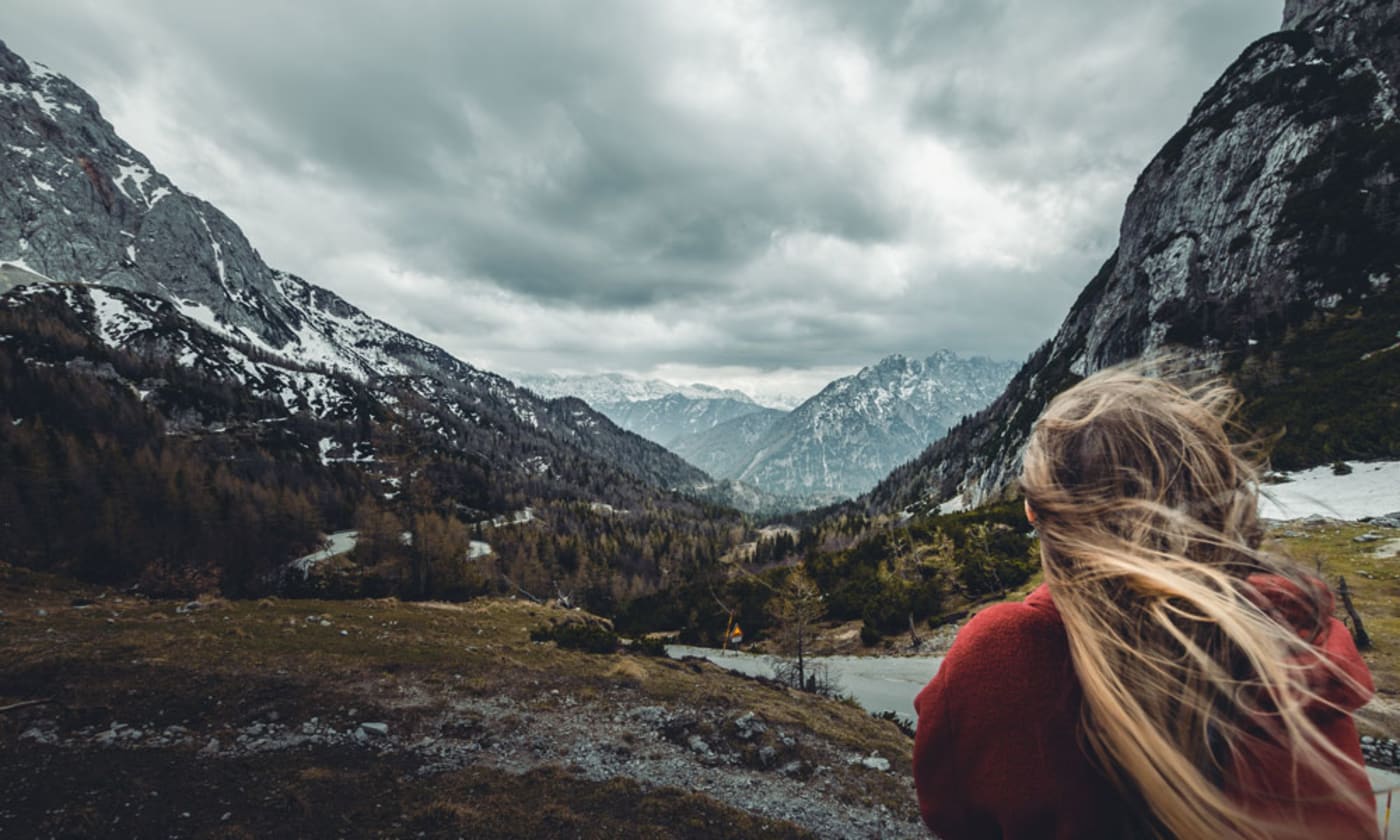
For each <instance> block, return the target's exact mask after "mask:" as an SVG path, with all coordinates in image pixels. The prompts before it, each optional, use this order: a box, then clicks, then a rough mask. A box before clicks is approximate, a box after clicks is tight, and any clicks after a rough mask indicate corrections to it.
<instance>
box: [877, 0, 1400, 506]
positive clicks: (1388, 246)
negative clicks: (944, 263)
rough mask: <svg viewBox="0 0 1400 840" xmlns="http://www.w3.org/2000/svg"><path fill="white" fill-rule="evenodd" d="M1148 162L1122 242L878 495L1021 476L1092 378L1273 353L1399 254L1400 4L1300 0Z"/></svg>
mask: <svg viewBox="0 0 1400 840" xmlns="http://www.w3.org/2000/svg"><path fill="white" fill-rule="evenodd" d="M1285 22H1286V24H1287V25H1288V26H1289V27H1290V28H1288V29H1286V30H1284V31H1282V32H1279V33H1276V34H1274V35H1270V36H1267V37H1265V38H1262V39H1260V40H1259V41H1257V42H1255V43H1254V44H1252V45H1250V46H1249V47H1248V48H1246V49H1245V51H1244V52H1243V54H1242V55H1241V56H1240V57H1239V58H1238V59H1237V60H1236V61H1235V62H1234V64H1232V65H1231V66H1230V68H1229V69H1228V70H1226V71H1225V73H1224V74H1223V75H1222V76H1221V78H1220V79H1219V81H1217V82H1216V83H1215V85H1213V86H1212V87H1211V88H1210V90H1208V91H1206V93H1205V94H1204V95H1203V96H1202V97H1201V100H1200V102H1199V103H1198V104H1197V106H1196V108H1195V109H1194V111H1193V112H1192V114H1191V117H1190V119H1189V121H1188V122H1187V124H1186V125H1185V126H1184V127H1183V128H1182V129H1181V131H1179V132H1178V133H1177V134H1176V135H1175V136H1173V137H1172V138H1171V139H1170V140H1169V141H1168V142H1167V144H1166V145H1165V146H1164V147H1163V148H1162V150H1161V151H1160V152H1158V154H1157V156H1156V157H1155V158H1153V160H1152V162H1151V163H1150V164H1148V166H1147V168H1146V169H1145V170H1144V171H1143V173H1142V175H1141V176H1140V177H1139V178H1138V181H1137V184H1136V186H1135V187H1134V189H1133V192H1132V194H1131V195H1130V197H1129V199H1128V202H1127V206H1126V208H1125V211H1124V214H1123V221H1122V224H1121V227H1120V231H1119V234H1120V235H1119V245H1118V250H1117V251H1116V253H1115V254H1114V255H1113V256H1112V257H1111V258H1110V259H1109V260H1108V261H1107V263H1105V265H1104V267H1103V269H1102V270H1101V271H1100V272H1099V273H1098V275H1097V276H1095V277H1094V279H1093V280H1092V281H1091V282H1090V283H1089V285H1088V286H1087V287H1086V288H1085V290H1084V292H1083V293H1082V294H1081V295H1080V297H1079V299H1078V300H1077V301H1076V302H1075V304H1074V306H1073V307H1072V308H1071V310H1070V312H1069V314H1068V316H1067V317H1066V318H1065V321H1064V322H1063V324H1062V325H1061V327H1060V329H1059V331H1058V332H1057V333H1056V335H1055V337H1054V338H1053V339H1051V341H1050V342H1048V343H1047V344H1046V345H1045V346H1043V347H1042V348H1041V349H1040V350H1039V351H1037V353H1036V354H1034V356H1033V357H1032V359H1031V360H1030V361H1029V362H1028V363H1027V364H1026V365H1025V367H1023V368H1022V369H1021V371H1020V372H1019V373H1018V374H1017V375H1016V377H1015V378H1014V379H1013V380H1012V382H1011V384H1010V386H1008V389H1007V391H1006V392H1005V393H1004V394H1003V395H1002V396H1001V397H1000V398H998V399H997V401H996V402H994V403H993V404H992V405H991V406H990V407H989V408H988V409H987V410H986V411H984V412H982V413H981V414H979V415H978V416H977V417H975V418H973V419H972V420H971V421H969V422H966V423H964V424H962V425H960V426H959V427H958V428H956V429H954V430H953V431H952V432H951V433H950V434H949V435H948V436H947V437H946V438H944V439H943V440H942V441H940V442H939V443H937V444H935V445H934V446H933V447H931V448H930V450H929V451H928V452H926V453H925V454H924V455H923V456H921V457H920V458H919V459H918V460H917V461H915V462H913V463H911V464H909V465H906V466H905V467H903V468H901V469H900V470H898V471H896V472H895V473H894V474H892V475H891V476H890V478H889V479H887V480H886V481H885V482H883V483H882V484H881V485H880V486H879V487H877V488H876V489H875V490H874V491H873V492H872V494H871V495H870V496H869V497H868V500H869V501H870V502H871V503H872V506H874V507H876V508H877V509H883V510H888V509H896V508H900V507H904V506H907V505H910V504H913V503H915V502H917V501H919V500H924V502H925V503H927V502H936V501H940V500H944V499H948V498H951V497H953V496H955V495H957V496H960V498H961V501H963V502H964V503H974V504H975V503H979V502H981V501H984V500H986V499H988V498H989V497H991V496H994V495H996V494H997V493H999V492H1000V491H1002V490H1003V489H1004V488H1006V487H1007V486H1008V485H1010V484H1011V483H1012V482H1013V481H1014V479H1015V477H1016V475H1017V474H1018V472H1019V469H1020V455H1021V452H1022V450H1023V449H1024V446H1025V440H1026V435H1027V433H1028V432H1029V430H1030V426H1031V424H1032V422H1033V421H1034V419H1035V417H1036V416H1038V415H1039V413H1040V411H1041V410H1042V409H1043V407H1044V406H1045V404H1046V403H1047V402H1048V400H1049V399H1050V397H1052V396H1053V395H1054V394H1055V393H1058V391H1060V390H1062V389H1063V388H1064V387H1065V386H1067V385H1069V384H1070V383H1072V382H1073V381H1075V380H1076V379H1077V378H1079V377H1083V376H1085V375H1087V374H1088V373H1091V372H1093V371H1096V370H1099V369H1102V368H1104V367H1106V366H1109V365H1113V364H1116V363H1119V362H1122V361H1125V360H1128V359H1131V358H1134V357H1136V356H1139V355H1142V354H1144V353H1148V352H1151V351H1154V350H1157V349H1159V348H1162V347H1163V346H1166V345H1169V344H1170V345H1173V346H1181V347H1186V348H1193V349H1194V351H1195V352H1196V353H1197V354H1199V355H1200V356H1201V357H1202V358H1204V359H1206V360H1207V361H1215V362H1218V361H1219V360H1220V359H1222V358H1224V357H1225V356H1226V354H1230V353H1244V352H1255V353H1257V352H1262V351H1263V350H1267V349H1268V348H1269V347H1271V346H1275V345H1276V344H1277V343H1278V342H1279V341H1281V340H1282V338H1283V336H1284V334H1285V332H1286V331H1287V330H1288V329H1289V328H1290V327H1293V326H1296V325H1297V324H1299V323H1301V322H1302V321H1303V320H1305V319H1307V318H1308V317H1309V316H1310V315H1313V314H1315V313H1317V312H1318V311H1319V310H1321V311H1326V310H1330V309H1334V308H1336V307H1339V306H1344V305H1350V304H1355V303H1357V302H1359V301H1361V300H1363V299H1365V298H1366V297H1367V296H1368V295H1372V294H1374V293H1376V292H1377V291H1379V290H1384V289H1385V288H1387V287H1388V286H1389V284H1390V282H1391V277H1392V276H1394V274H1395V273H1396V272H1397V265H1400V183H1398V180H1397V179H1400V121H1397V117H1396V110H1397V107H1400V99H1397V93H1396V78H1397V75H1400V72H1398V71H1397V44H1400V4H1396V3H1394V2H1391V1H1390V0H1387V1H1386V2H1368V0H1343V1H1342V2H1331V1H1330V0H1290V2H1289V3H1288V5H1287V7H1286V9H1285Z"/></svg>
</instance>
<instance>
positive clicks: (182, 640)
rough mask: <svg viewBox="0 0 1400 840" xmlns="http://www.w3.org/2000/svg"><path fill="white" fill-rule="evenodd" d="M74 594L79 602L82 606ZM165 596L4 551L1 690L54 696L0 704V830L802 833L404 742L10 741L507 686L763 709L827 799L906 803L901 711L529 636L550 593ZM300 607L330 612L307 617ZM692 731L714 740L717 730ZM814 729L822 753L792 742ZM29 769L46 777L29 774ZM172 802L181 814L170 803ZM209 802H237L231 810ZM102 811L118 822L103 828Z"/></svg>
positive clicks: (400, 714)
mask: <svg viewBox="0 0 1400 840" xmlns="http://www.w3.org/2000/svg"><path fill="white" fill-rule="evenodd" d="M87 599H90V600H92V601H93V603H92V604H91V605H80V606H75V605H74V603H75V601H76V600H87ZM176 606H177V605H176V604H175V603H171V602H157V601H147V600H145V599H135V598H132V597H130V596H127V597H121V596H118V595H116V594H113V593H110V592H106V593H104V592H100V591H98V590H94V589H90V588H86V587H81V586H79V585H76V584H72V583H70V582H67V581H64V580H60V579H57V578H52V577H48V576H40V575H35V574H32V573H29V572H25V571H22V570H18V569H15V568H13V567H9V566H5V565H0V610H3V615H0V634H2V635H0V639H3V648H4V656H3V657H0V706H5V705H7V704H10V703H15V702H19V701H24V700H32V699H42V698H52V699H53V700H54V701H55V703H54V704H50V705H45V706H37V707H30V708H26V709H22V710H17V711H13V712H10V713H8V714H0V753H6V754H8V755H7V758H6V760H5V761H0V786H3V787H4V788H5V789H6V790H8V791H10V795H9V796H8V797H7V799H8V801H7V802H6V803H4V804H0V833H4V828H5V825H6V823H7V822H9V824H10V827H11V828H15V827H19V826H25V825H28V826H31V827H33V828H36V829H38V828H42V829H44V830H45V832H46V833H47V832H48V831H53V832H55V833H58V834H63V833H65V832H70V833H75V834H80V835H90V834H94V833H101V832H102V831H110V832H115V833H118V834H121V833H130V832H131V831H134V830H137V828H138V827H139V829H140V830H141V831H143V832H150V831H157V832H166V831H168V830H173V829H172V827H179V828H181V829H183V830H185V831H188V832H191V833H196V834H205V833H208V834H215V835H221V836H277V835H282V836H295V835H298V834H305V833H308V832H315V833H326V832H331V833H339V832H342V831H344V832H349V833H351V834H388V835H413V834H416V833H417V832H419V831H428V832H429V833H433V832H440V831H448V832H451V833H455V832H458V831H469V833H472V834H474V835H475V836H484V837H491V836H501V837H516V836H522V837H525V836H541V835H553V834H558V833H561V832H562V833H566V834H570V835H572V834H576V833H577V834H578V835H579V836H598V837H603V836H617V835H618V833H619V831H621V830H622V828H623V827H625V828H626V829H627V830H626V831H622V833H632V832H634V831H640V832H641V833H642V834H644V835H647V836H735V837H740V836H742V837H747V836H775V837H795V836H804V835H805V832H803V831H802V830H800V829H799V828H797V827H796V826H794V825H792V824H790V823H786V822H782V821H779V820H773V819H765V818H762V817H760V816H756V815H753V814H750V813H746V812H744V811H742V810H739V809H737V808H734V807H731V806H729V805H726V804H724V803H722V802H720V801H717V800H716V799H714V798H711V797H709V796H706V795H703V794H699V793H691V792H685V791H680V790H676V789H674V788H670V789H668V788H663V787H653V786H645V787H644V786H641V785H638V784H637V783H636V782H635V781H632V780H628V779H611V780H603V781H590V780H588V779H586V778H583V777H581V776H578V775H575V774H574V773H572V772H570V771H569V770H566V769H561V768H558V767H550V766H545V767H532V768H529V772H528V773H526V774H525V775H516V774H512V773H500V772H495V771H492V770H490V769H489V768H488V767H482V766H467V767H465V768H450V769H449V770H447V771H445V772H434V773H433V774H432V775H431V782H430V783H427V784H422V783H414V781H415V774H419V773H423V772H426V771H425V770H424V768H423V767H422V766H418V765H421V762H416V761H415V759H414V758H413V756H412V754H411V753H404V752H399V753H395V754H389V755H385V756H380V755H379V754H378V753H374V752H372V751H368V750H364V749H355V748H353V747H331V746H326V747H319V748H311V747H301V748H297V749H294V750H284V751H280V752H271V753H262V754H260V755H247V756H240V757H236V758H227V759H225V758H220V759H218V760H216V761H212V762H211V761H209V760H206V759H201V758H200V757H199V756H198V755H197V747H192V746H186V747H181V746H172V747H168V748H161V749H145V748H142V749H99V748H96V747H91V748H86V749H82V750H76V751H75V750H74V749H73V748H71V747H70V748H52V747H44V746H36V745H33V744H31V743H29V742H28V741H22V740H20V738H19V736H20V735H21V733H22V732H23V731H24V730H25V728H26V727H30V726H32V725H34V723H35V721H36V720H41V719H54V720H56V721H57V725H58V728H59V729H60V730H61V731H64V732H70V733H72V732H81V731H82V730H84V728H91V731H100V730H101V729H103V728H105V727H107V726H108V725H109V724H110V723H111V722H112V721H124V722H131V723H133V725H136V726H142V725H144V726H145V728H147V730H149V729H150V728H151V727H152V726H154V727H165V726H169V725H176V724H178V725H179V726H183V727H185V728H186V729H188V730H190V731H191V732H192V733H194V736H193V739H192V740H193V743H195V744H203V743H204V742H205V741H206V740H207V739H209V738H211V737H221V738H223V739H224V741H225V743H227V742H228V741H229V740H230V739H231V738H232V737H233V736H234V735H235V733H236V732H237V731H238V727H240V726H243V725H246V724H247V723H248V722H250V721H253V720H262V719H265V718H266V717H267V716H268V715H269V713H271V712H274V711H275V712H276V713H277V715H278V717H280V718H281V719H282V720H283V721H292V722H301V721H307V720H310V719H311V718H312V717H313V716H319V717H321V718H323V719H329V720H336V721H339V722H340V723H341V724H342V725H343V726H350V727H353V726H354V722H355V721H364V720H379V721H386V722H388V723H389V724H390V727H391V728H392V729H393V730H394V731H395V732H409V733H414V737H416V735H417V734H418V733H420V732H424V731H426V732H427V734H429V735H433V736H437V737H441V738H445V737H448V736H449V735H450V733H445V732H444V730H443V729H442V728H441V726H442V725H441V721H442V720H443V719H444V717H443V716H444V714H446V715H447V716H448V717H449V718H450V716H451V714H452V710H453V709H454V708H457V707H455V706H454V705H453V704H454V703H457V702H459V701H462V700H464V699H472V698H483V699H489V700H490V701H491V702H495V701H496V700H497V699H499V698H508V701H507V702H511V703H514V704H516V706H515V707H516V708H518V709H519V710H520V716H521V717H522V719H528V718H530V717H531V716H532V715H533V714H534V713H535V712H539V713H540V714H541V715H548V714H561V713H562V714H566V715H567V714H568V712H567V711H563V710H561V708H560V707H561V704H562V703H564V702H565V700H564V699H563V698H567V702H569V703H574V702H578V703H579V704H580V708H589V709H597V708H605V709H609V708H610V709H612V710H614V711H615V712H617V713H622V714H625V712H626V710H627V709H634V708H636V707H639V706H648V705H651V706H661V707H665V708H667V709H673V708H688V709H701V710H709V711H713V712H715V713H716V714H717V715H721V716H725V717H728V718H732V717H736V716H737V715H738V714H741V713H743V712H744V711H746V710H755V711H757V712H758V713H759V715H760V716H761V718H762V719H763V720H764V721H766V722H767V725H768V726H769V727H770V728H771V729H772V730H773V731H779V730H781V731H785V732H791V733H794V734H797V735H798V739H797V740H798V744H799V746H798V747H797V748H795V749H796V752H795V753H794V754H793V755H794V756H795V757H797V758H803V759H809V763H810V764H816V763H818V762H819V761H820V760H821V759H822V758H823V757H825V759H826V762H825V763H826V764H828V765H830V766H829V767H828V768H826V769H825V770H824V771H820V772H823V773H824V775H823V776H822V780H823V784H824V785H826V786H827V789H828V790H830V791H831V794H832V795H833V796H835V797H836V798H837V799H839V800H841V801H846V802H849V803H850V804H851V805H853V806H861V807H867V808H868V807H878V806H881V805H883V806H884V807H886V808H888V809H889V810H890V812H891V813H892V814H896V815H899V816H900V817H901V818H906V819H907V818H911V817H912V815H913V797H912V786H911V785H910V784H909V782H908V779H909V758H908V756H909V753H910V751H911V747H912V744H911V743H910V742H909V739H908V738H906V737H905V736H904V735H902V734H901V733H900V732H899V731H898V730H897V728H896V727H895V726H894V725H893V724H890V723H888V722H885V721H878V720H875V719H874V718H872V717H870V716H869V715H867V714H865V713H864V712H862V711H861V710H859V709H856V708H852V707H851V706H848V705H845V704H842V703H836V702H832V701H827V700H821V699H819V698H813V697H811V696H808V695H800V694H797V693H794V692H791V691H789V690H785V689H779V688H776V687H773V686H770V685H766V684H763V683H761V682H757V681H753V680H748V679H743V678H739V677H736V676H732V675H730V674H729V673H728V672H724V671H721V670H720V669H717V668H715V667H714V666H710V665H708V664H706V665H700V664H698V663H693V662H674V661H671V660H665V659H649V658H642V657H636V656H631V655H625V654H611V655H593V654H585V653H579V652H573V651H564V650H560V649H558V648H557V647H556V646H555V645H554V644H552V643H546V644H538V643H534V642H531V641H530V640H529V631H530V629H531V628H533V627H537V626H540V625H542V624H544V623H545V622H546V621H548V620H549V619H550V618H551V617H558V616H559V615H561V612H560V611H557V610H551V609H549V608H545V607H538V606H534V605H530V604H525V603H520V602H513V601H500V600H490V601H486V600H482V601H474V602H471V603H469V604H466V605H463V606H451V605H435V606H434V605H415V604H405V603H400V602H397V601H393V600H386V601H337V602H318V601H284V600H276V599H268V600H264V601H260V602H222V601H220V602H215V603H214V604H213V605H211V606H210V607H209V608H206V609H202V610H198V611H194V612H191V613H188V614H177V613H176V612H175V607H176ZM40 610H43V611H44V612H45V613H47V614H46V615H40V614H39V611H40ZM312 615H316V616H322V617H325V618H327V619H328V620H329V621H330V622H331V626H329V627H325V626H322V624H321V623H320V621H319V620H317V621H308V620H307V618H308V616H312ZM342 632H343V633H344V635H341V634H342ZM349 709H354V711H353V712H348V711H347V710H349ZM143 722H144V724H143ZM526 723H528V721H527V720H522V726H524V725H525V724H526ZM471 724H472V721H470V720H468V721H467V722H466V723H465V724H463V725H464V726H467V727H468V728H470V725H471ZM702 726H703V724H702ZM702 732H705V730H703V729H702ZM706 734H707V737H709V738H710V740H711V742H712V743H719V742H720V741H722V739H723V738H724V737H725V733H724V732H712V733H711V732H706ZM483 743H485V744H486V746H487V748H488V749H489V742H483ZM808 745H818V747H819V749H818V751H817V752H818V753H821V754H820V755H819V754H815V753H814V754H812V755H806V754H804V753H803V752H802V751H803V750H804V749H807V746H808ZM642 746H645V745H642ZM752 746H753V745H752V744H737V743H736V746H735V749H736V750H738V749H751V748H752ZM640 748H641V747H639V749H640ZM822 751H825V752H822ZM872 752H878V753H879V754H880V755H882V756H885V757H887V758H889V759H890V761H891V762H892V765H893V767H892V771H893V772H892V773H884V774H882V773H876V772H875V771H871V770H867V769H865V768H861V767H858V766H855V767H853V766H847V765H846V764H845V762H844V761H840V762H834V761H831V756H832V755H847V754H860V755H868V754H870V753H872ZM786 757H793V756H786ZM695 769H696V778H697V782H696V787H703V786H705V782H704V780H705V778H706V774H707V773H713V774H718V773H723V772H726V771H725V770H724V769H723V768H722V767H715V768H707V767H702V766H700V764H699V763H697V764H696V768H695ZM36 778H45V779H47V781H46V782H45V783H44V784H42V785H39V784H34V783H33V781H32V780H33V779H36ZM114 779H118V780H124V781H117V782H115V783H114V781H113V780H114ZM55 780H57V781H58V784H54V781H55ZM147 786H154V787H155V789H157V790H159V791H160V797H159V799H158V800H146V799H144V798H141V797H140V796H139V795H138V794H137V793H135V792H136V791H139V790H141V789H143V788H144V787H147ZM133 797H136V798H137V799H138V800H139V801H137V802H136V805H135V806H133V805H132V801H133ZM181 803H183V804H181ZM210 803H217V804H213V805H211V804H210ZM192 805H196V806H200V807H191V806H192ZM133 807H134V810H133ZM182 809H184V810H189V811H190V812H191V813H192V816H190V817H187V818H186V817H181V816H179V814H180V813H183V812H184V810H182ZM223 813H231V814H232V816H231V817H230V818H229V819H228V820H223V819H221V817H222V814H223ZM114 815H115V816H126V817H127V819H128V822H126V823H124V824H122V825H121V826H120V827H113V826H111V825H109V822H108V821H109V820H110V819H111V817H112V816H114ZM488 817H489V819H488ZM914 818H915V819H916V817H914ZM201 821H203V822H202V823H201ZM119 828H120V829H121V830H119Z"/></svg>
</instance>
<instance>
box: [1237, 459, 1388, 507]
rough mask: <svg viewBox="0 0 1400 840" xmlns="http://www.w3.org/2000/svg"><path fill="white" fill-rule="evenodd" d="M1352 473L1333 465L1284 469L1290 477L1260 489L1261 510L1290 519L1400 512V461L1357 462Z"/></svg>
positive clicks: (1285, 474) (1351, 465) (1353, 464)
mask: <svg viewBox="0 0 1400 840" xmlns="http://www.w3.org/2000/svg"><path fill="white" fill-rule="evenodd" d="M1349 466H1350V467H1351V470H1352V471H1351V474H1350V475H1334V474H1333V473H1332V468H1331V467H1314V468H1312V469H1310V470H1302V471H1300V472H1296V473H1283V474H1282V475H1284V476H1285V477H1286V478H1287V479H1288V481H1287V482H1286V483H1283V484H1268V485H1265V486H1264V487H1263V488H1261V490H1260V499H1259V514H1260V516H1262V517H1264V518H1265V519H1275V520H1289V519H1302V518H1304V517H1307V516H1325V517H1328V518H1330V519H1364V518H1367V517H1372V516H1385V515H1386V514H1391V513H1396V512H1400V461H1373V462H1370V463H1361V462H1356V463H1352V464H1350V465H1349Z"/></svg>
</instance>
